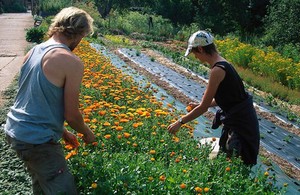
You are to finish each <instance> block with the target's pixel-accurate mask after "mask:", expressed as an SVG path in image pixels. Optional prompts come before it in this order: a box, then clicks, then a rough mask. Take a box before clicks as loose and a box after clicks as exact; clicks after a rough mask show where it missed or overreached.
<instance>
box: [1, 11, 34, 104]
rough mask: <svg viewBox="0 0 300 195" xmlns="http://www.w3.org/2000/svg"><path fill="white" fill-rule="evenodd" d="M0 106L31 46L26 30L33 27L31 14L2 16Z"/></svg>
mask: <svg viewBox="0 0 300 195" xmlns="http://www.w3.org/2000/svg"><path fill="white" fill-rule="evenodd" d="M0 21H1V25H0V106H1V105H3V103H4V100H3V96H2V93H3V92H4V91H5V89H7V87H8V86H9V85H10V84H11V83H12V81H13V80H14V78H15V76H16V75H17V74H18V72H19V70H20V67H21V65H22V62H23V57H24V51H25V49H26V47H27V46H28V45H29V44H28V42H27V41H26V39H25V36H26V31H25V29H27V28H30V27H32V26H33V17H32V15H31V13H29V12H28V13H10V14H6V13H5V14H0Z"/></svg>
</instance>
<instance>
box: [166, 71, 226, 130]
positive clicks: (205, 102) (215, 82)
mask: <svg viewBox="0 0 300 195" xmlns="http://www.w3.org/2000/svg"><path fill="white" fill-rule="evenodd" d="M224 77H225V71H224V70H223V69H221V68H219V67H215V68H213V69H212V70H211V74H210V78H209V81H208V85H207V88H206V91H205V93H204V96H203V98H202V101H201V103H200V104H199V105H198V106H196V107H195V108H194V109H193V110H192V111H191V112H189V113H187V114H186V115H184V116H183V117H181V122H180V121H179V120H178V121H176V122H174V123H172V124H171V125H169V126H168V131H169V132H170V133H172V134H176V132H177V131H178V130H179V128H180V126H181V125H182V124H184V123H188V122H190V121H192V120H194V119H196V118H198V117H199V116H201V115H202V114H203V113H205V112H206V111H207V110H208V108H209V107H210V106H211V105H212V104H214V103H213V102H214V100H213V99H214V96H215V94H216V92H217V89H218V86H219V84H220V83H221V81H222V80H223V79H224Z"/></svg>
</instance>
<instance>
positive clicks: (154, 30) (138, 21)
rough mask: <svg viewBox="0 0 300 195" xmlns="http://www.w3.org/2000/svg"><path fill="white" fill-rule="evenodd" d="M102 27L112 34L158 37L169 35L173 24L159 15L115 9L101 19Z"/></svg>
mask: <svg viewBox="0 0 300 195" xmlns="http://www.w3.org/2000/svg"><path fill="white" fill-rule="evenodd" d="M150 16H151V17H152V21H153V27H152V26H151V27H149V23H148V22H149V17H150ZM102 22H103V23H102V24H101V26H102V27H105V28H108V29H111V31H112V32H113V33H114V34H125V35H131V36H134V37H135V38H145V37H148V39H157V38H160V37H170V36H171V34H172V32H173V29H174V28H173V26H172V24H171V23H170V21H169V20H167V19H164V18H162V17H161V16H155V15H148V14H141V13H139V12H133V11H128V12H123V13H119V12H117V11H115V12H113V13H111V14H110V16H109V17H108V18H107V19H106V20H105V21H102Z"/></svg>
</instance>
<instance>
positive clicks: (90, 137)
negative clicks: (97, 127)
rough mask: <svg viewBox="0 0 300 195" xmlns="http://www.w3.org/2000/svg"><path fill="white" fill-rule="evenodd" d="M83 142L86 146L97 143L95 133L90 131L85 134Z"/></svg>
mask: <svg viewBox="0 0 300 195" xmlns="http://www.w3.org/2000/svg"><path fill="white" fill-rule="evenodd" d="M82 139H83V141H84V142H85V143H86V144H89V143H92V142H94V141H95V139H96V137H95V135H94V133H93V131H92V130H90V129H88V130H87V131H86V132H85V133H84V134H83V137H82Z"/></svg>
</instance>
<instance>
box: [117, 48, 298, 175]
mask: <svg viewBox="0 0 300 195" xmlns="http://www.w3.org/2000/svg"><path fill="white" fill-rule="evenodd" d="M142 52H143V53H145V54H146V55H147V56H150V57H153V58H154V59H155V60H156V61H157V62H159V63H160V64H163V65H164V66H167V67H169V68H171V69H173V70H175V71H177V72H178V73H180V74H182V75H184V76H186V77H188V78H190V79H194V80H195V81H197V82H199V83H201V84H203V83H204V84H206V82H205V81H204V80H202V79H200V78H199V77H198V76H196V75H193V74H191V73H190V72H188V71H186V69H185V68H183V67H181V66H178V65H177V64H175V63H173V62H171V61H170V60H169V59H167V58H165V57H164V56H162V55H161V54H159V53H157V52H155V51H153V50H150V49H144V50H142ZM114 53H115V54H116V55H118V56H119V57H120V58H121V59H122V60H123V61H124V62H126V63H127V64H128V65H129V66H131V67H132V68H134V69H136V70H137V71H138V72H140V73H142V74H143V75H145V76H147V77H148V78H149V79H150V80H151V81H152V82H154V83H155V84H157V85H158V86H160V87H162V88H164V89H165V90H167V91H168V92H169V93H170V94H171V95H172V96H173V97H174V98H176V99H178V100H179V101H181V102H182V103H184V104H188V103H189V102H191V101H192V100H191V99H190V98H189V97H187V96H186V95H184V94H183V93H181V92H179V91H178V90H177V89H176V88H174V87H172V86H170V85H169V84H168V83H167V82H165V81H162V80H161V79H160V78H159V77H158V76H156V75H153V74H151V73H150V72H148V71H147V70H145V69H143V68H141V67H140V66H139V65H137V64H135V63H134V62H132V61H131V60H129V59H128V58H126V57H124V56H123V55H121V54H120V53H119V52H118V51H117V50H115V51H114ZM256 110H257V114H258V115H260V116H261V117H263V118H265V119H267V120H269V121H272V122H273V123H275V124H276V125H278V126H280V127H282V128H284V129H286V130H288V131H289V132H292V133H294V134H296V135H298V136H299V135H300V134H299V132H300V129H299V128H296V127H294V126H293V125H290V124H287V123H284V122H282V121H279V120H278V119H277V118H276V117H275V116H274V115H272V114H270V113H266V112H263V111H260V110H259V109H258V108H256ZM204 116H205V117H206V118H208V119H211V120H213V118H214V114H213V113H210V112H206V113H205V114H204ZM260 155H261V156H263V157H265V158H266V159H270V160H272V161H273V162H276V163H277V164H278V166H279V167H280V168H281V169H282V170H283V171H284V172H285V173H286V174H287V175H288V176H290V177H291V178H295V179H297V180H298V181H300V170H299V169H297V168H295V167H294V166H293V165H292V164H291V163H289V162H287V161H286V160H284V159H282V158H280V157H279V156H277V155H275V154H272V153H270V152H268V151H267V150H266V149H265V148H262V147H261V149H260Z"/></svg>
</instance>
